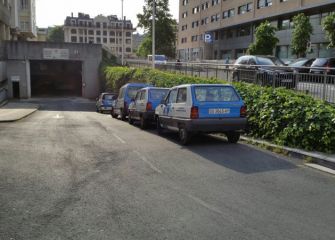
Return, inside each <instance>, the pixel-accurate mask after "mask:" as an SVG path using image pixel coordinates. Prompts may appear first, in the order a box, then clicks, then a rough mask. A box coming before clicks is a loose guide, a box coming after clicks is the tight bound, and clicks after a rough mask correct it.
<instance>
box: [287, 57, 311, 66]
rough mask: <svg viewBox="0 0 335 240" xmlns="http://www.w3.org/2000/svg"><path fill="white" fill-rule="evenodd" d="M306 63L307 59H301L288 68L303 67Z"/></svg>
mask: <svg viewBox="0 0 335 240" xmlns="http://www.w3.org/2000/svg"><path fill="white" fill-rule="evenodd" d="M307 61H308V59H302V60H298V61H296V62H294V63H291V64H290V66H291V67H301V66H303V65H304V64H305V63H306V62H307Z"/></svg>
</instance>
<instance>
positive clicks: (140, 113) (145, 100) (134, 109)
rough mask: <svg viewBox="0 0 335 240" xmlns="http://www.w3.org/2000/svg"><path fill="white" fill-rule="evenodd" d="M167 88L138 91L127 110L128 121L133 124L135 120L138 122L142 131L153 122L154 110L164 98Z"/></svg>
mask: <svg viewBox="0 0 335 240" xmlns="http://www.w3.org/2000/svg"><path fill="white" fill-rule="evenodd" d="M168 91H169V89H168V88H157V87H147V88H142V89H140V90H139V91H138V92H137V94H136V97H135V99H134V101H132V102H131V103H130V105H129V108H128V113H129V115H128V121H129V123H130V124H133V122H134V121H135V120H138V121H140V126H141V128H142V129H145V128H147V126H148V124H150V123H152V122H154V120H155V109H156V107H157V106H158V105H159V104H160V103H161V101H162V99H163V98H165V95H166V93H167V92H168Z"/></svg>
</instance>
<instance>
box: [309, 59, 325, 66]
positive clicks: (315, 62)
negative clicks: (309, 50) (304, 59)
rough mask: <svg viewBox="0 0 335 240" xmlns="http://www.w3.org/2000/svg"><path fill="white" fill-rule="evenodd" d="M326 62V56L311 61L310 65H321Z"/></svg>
mask: <svg viewBox="0 0 335 240" xmlns="http://www.w3.org/2000/svg"><path fill="white" fill-rule="evenodd" d="M326 63H327V59H326V58H318V59H316V60H315V61H314V62H313V64H312V67H323V66H324V65H325V64H326Z"/></svg>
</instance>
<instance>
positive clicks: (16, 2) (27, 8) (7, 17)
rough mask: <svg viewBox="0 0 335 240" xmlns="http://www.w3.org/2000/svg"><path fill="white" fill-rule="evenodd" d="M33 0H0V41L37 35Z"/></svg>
mask: <svg viewBox="0 0 335 240" xmlns="http://www.w3.org/2000/svg"><path fill="white" fill-rule="evenodd" d="M35 9H36V6H35V0H0V41H1V40H27V39H32V38H34V37H36V36H37V31H36V15H35V11H36V10H35Z"/></svg>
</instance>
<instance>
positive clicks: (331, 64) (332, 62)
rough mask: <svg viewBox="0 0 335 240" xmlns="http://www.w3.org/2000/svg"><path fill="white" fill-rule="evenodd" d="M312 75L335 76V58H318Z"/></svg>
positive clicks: (311, 71)
mask: <svg viewBox="0 0 335 240" xmlns="http://www.w3.org/2000/svg"><path fill="white" fill-rule="evenodd" d="M310 73H313V74H327V75H335V58H317V59H315V60H314V62H313V63H312V65H311V70H310Z"/></svg>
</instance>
